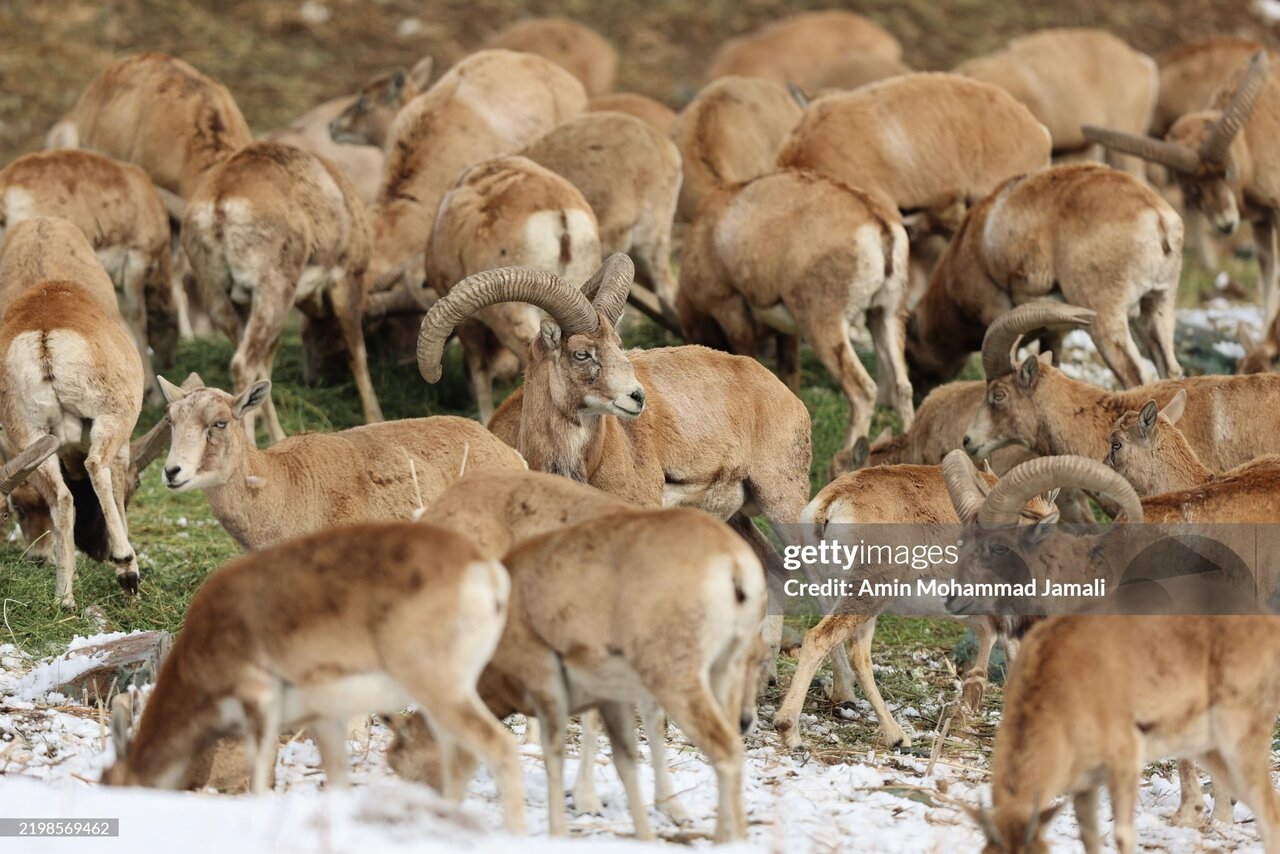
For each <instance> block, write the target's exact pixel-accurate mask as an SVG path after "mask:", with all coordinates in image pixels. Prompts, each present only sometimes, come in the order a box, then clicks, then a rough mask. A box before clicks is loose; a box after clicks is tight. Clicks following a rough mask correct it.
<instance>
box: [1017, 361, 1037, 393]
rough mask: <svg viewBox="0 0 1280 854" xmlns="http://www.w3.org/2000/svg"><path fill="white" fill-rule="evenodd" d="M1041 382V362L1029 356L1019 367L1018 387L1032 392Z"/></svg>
mask: <svg viewBox="0 0 1280 854" xmlns="http://www.w3.org/2000/svg"><path fill="white" fill-rule="evenodd" d="M1041 358H1043V357H1041ZM1039 381H1040V360H1039V359H1036V358H1033V357H1031V356H1028V357H1027V358H1025V359H1023V360H1022V364H1021V365H1019V366H1018V387H1019V388H1021V389H1022V390H1024V391H1030V390H1031V389H1033V388H1035V387H1036V383H1037V382H1039Z"/></svg>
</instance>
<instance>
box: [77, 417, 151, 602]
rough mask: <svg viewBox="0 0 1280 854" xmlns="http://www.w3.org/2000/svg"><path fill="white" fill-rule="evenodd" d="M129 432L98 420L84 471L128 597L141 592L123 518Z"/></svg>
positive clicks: (117, 572) (125, 427)
mask: <svg viewBox="0 0 1280 854" xmlns="http://www.w3.org/2000/svg"><path fill="white" fill-rule="evenodd" d="M128 437H129V430H128V427H127V426H126V425H124V424H120V423H118V422H117V421H115V420H113V419H109V418H98V419H96V420H95V421H94V422H93V428H92V429H91V430H90V431H89V453H88V454H87V455H86V456H85V460H84V468H85V471H86V472H87V473H88V475H89V482H90V483H91V484H93V491H94V492H95V493H96V494H97V496H98V504H99V505H101V507H102V516H103V520H104V521H105V522H106V526H107V548H108V555H107V556H108V557H109V558H110V559H111V563H112V564H113V565H114V566H115V570H116V580H117V581H119V582H120V586H121V587H122V588H124V589H125V590H126V591H128V592H129V593H137V592H138V556H137V554H136V553H135V552H134V550H133V546H131V545H130V544H129V528H128V524H127V522H126V521H125V514H124V509H123V508H124V502H123V496H124V489H125V483H124V479H125V476H126V474H127V471H128V468H129V445H128Z"/></svg>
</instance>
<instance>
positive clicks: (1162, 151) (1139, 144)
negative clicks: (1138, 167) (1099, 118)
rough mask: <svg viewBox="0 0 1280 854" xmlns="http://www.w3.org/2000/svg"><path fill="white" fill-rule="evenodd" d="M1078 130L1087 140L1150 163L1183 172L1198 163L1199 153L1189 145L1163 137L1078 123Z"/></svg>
mask: <svg viewBox="0 0 1280 854" xmlns="http://www.w3.org/2000/svg"><path fill="white" fill-rule="evenodd" d="M1080 130H1081V132H1083V133H1084V138H1085V139H1087V140H1089V141H1090V142H1095V143H1097V144H1098V145H1102V146H1105V147H1107V148H1110V149H1112V150H1114V151H1119V152H1122V153H1124V154H1132V155H1134V156H1135V157H1141V158H1142V159H1143V160H1150V161H1151V162H1152V163H1159V164H1160V165H1161V166H1167V167H1169V168H1170V169H1172V170H1173V171H1175V172H1181V173H1183V174H1184V175H1191V174H1193V173H1194V172H1195V171H1196V170H1197V169H1198V168H1199V167H1200V157H1199V156H1198V155H1197V154H1196V153H1195V152H1194V151H1192V150H1191V149H1190V148H1187V147H1186V146H1185V145H1179V144H1178V143H1176V142H1165V141H1164V140H1163V139H1152V138H1151V137H1149V136H1139V135H1138V134H1133V133H1125V132H1124V131H1120V130H1111V129H1110V128H1100V127H1096V126H1094V125H1082V126H1081V128H1080Z"/></svg>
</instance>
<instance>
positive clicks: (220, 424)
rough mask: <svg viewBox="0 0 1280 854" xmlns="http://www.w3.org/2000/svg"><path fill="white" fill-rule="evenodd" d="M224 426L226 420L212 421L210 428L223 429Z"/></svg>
mask: <svg viewBox="0 0 1280 854" xmlns="http://www.w3.org/2000/svg"><path fill="white" fill-rule="evenodd" d="M226 426H227V422H225V421H215V422H213V428H212V429H214V430H222V429H225V428H226Z"/></svg>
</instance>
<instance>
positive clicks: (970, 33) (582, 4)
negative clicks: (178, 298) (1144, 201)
mask: <svg viewBox="0 0 1280 854" xmlns="http://www.w3.org/2000/svg"><path fill="white" fill-rule="evenodd" d="M837 5H838V6H844V7H847V8H851V9H854V10H855V11H858V12H861V13H863V14H866V15H868V16H869V17H871V18H873V19H875V20H876V21H877V22H879V23H880V24H882V25H884V26H885V27H887V28H888V29H889V30H891V31H892V32H893V33H894V34H895V35H896V36H897V37H898V38H899V40H901V41H902V43H903V45H904V47H905V51H906V60H907V61H908V62H909V63H911V64H912V65H914V66H916V67H919V68H923V69H946V68H950V67H952V66H954V65H955V64H956V63H957V62H959V61H961V60H963V59H965V58H967V57H969V56H972V55H975V54H979V53H984V52H986V51H989V50H992V49H994V48H996V47H998V46H999V45H1000V44H1001V43H1003V42H1004V41H1006V40H1007V39H1009V38H1010V37H1012V36H1015V35H1018V34H1019V33H1023V32H1027V31H1029V30H1033V29H1037V28H1041V27H1051V26H1079V25H1088V26H1101V27H1106V28H1109V29H1111V30H1113V31H1115V32H1116V33H1118V34H1120V35H1121V36H1123V37H1124V38H1126V39H1128V40H1129V41H1130V42H1131V43H1132V44H1134V45H1135V46H1136V47H1138V48H1140V49H1142V50H1145V51H1149V52H1152V53H1155V52H1158V51H1160V50H1163V49H1165V48H1167V47H1170V46H1172V45H1175V44H1177V43H1179V42H1181V41H1185V40H1188V39H1192V38H1197V37H1200V36H1204V35H1208V34H1212V33H1234V34H1241V35H1251V36H1254V37H1258V36H1266V37H1269V38H1270V37H1272V36H1273V35H1274V33H1268V27H1267V25H1266V24H1265V23H1264V22H1263V20H1262V19H1261V18H1260V17H1259V15H1258V14H1257V13H1256V12H1255V11H1253V3H1252V2H1251V0H1163V1H1162V2H1136V0H861V2H856V3H827V4H824V3H822V2H821V0H697V2H693V0H560V2H555V0H523V2H521V0H435V2H431V3H427V2H422V0H417V2H413V0H305V2H304V0H240V2H235V0H227V2H216V0H204V2H197V0H104V2H87V0H0V163H3V162H6V161H8V160H10V159H12V158H13V157H15V156H17V155H19V154H22V153H25V152H28V151H31V150H34V149H36V148H39V147H40V146H41V145H42V144H43V138H44V134H45V132H46V131H47V130H48V128H49V127H50V125H52V124H53V123H54V122H55V121H56V120H57V119H58V118H59V116H61V114H62V113H63V112H65V111H66V110H67V109H68V108H69V107H70V106H71V105H72V104H73V103H74V101H75V99H76V96H77V95H78V93H79V92H80V90H81V89H83V88H84V86H85V84H86V83H87V82H88V81H89V80H90V78H91V77H92V76H93V75H94V73H95V72H97V71H98V70H99V69H100V68H102V67H103V66H104V65H106V64H107V63H108V62H109V61H110V60H111V59H112V58H114V57H117V56H119V55H121V54H126V53H131V52H136V51H141V50H162V51H166V52H168V53H172V54H174V55H177V56H180V57H182V58H184V59H186V60H188V61H189V62H191V63H192V64H194V65H195V66H196V67H198V68H199V69H201V70H202V71H204V72H205V73H207V74H210V75H212V76H213V77H215V78H217V79H219V80H221V81H222V82H223V83H225V84H226V85H227V86H228V87H229V88H230V89H231V91H232V93H233V94H234V95H235V97H236V100H237V101H238V102H239V103H240V107H241V109H242V110H243V111H244V113H245V116H246V117H247V118H248V120H249V123H250V125H251V126H252V127H253V128H254V130H255V131H257V132H265V131H268V130H272V129H274V128H276V127H279V126H282V125H284V124H287V123H288V122H289V121H290V120H291V119H293V118H294V117H295V116H297V115H298V114H300V113H302V112H304V111H306V110H307V109H308V108H310V107H312V106H314V105H315V104H317V103H319V102H320V101H322V100H324V99H326V98H330V97H334V96H336V95H340V94H343V93H346V92H348V91H352V90H353V89H354V88H355V86H356V85H358V83H359V82H360V81H361V80H363V79H364V78H365V77H367V76H370V75H372V74H375V73H378V72H380V71H383V70H386V69H387V68H389V67H395V66H397V65H405V66H408V65H412V64H413V63H414V62H416V61H417V60H418V59H420V58H421V57H422V56H424V55H426V54H431V55H433V56H434V57H435V58H436V67H437V69H438V70H439V69H442V68H445V67H448V65H449V64H451V63H452V62H454V61H455V60H457V59H458V58H459V57H461V56H463V55H464V54H466V53H467V52H468V51H470V50H474V49H475V48H476V47H478V46H479V45H480V44H481V43H482V42H483V40H484V39H485V38H486V37H487V36H488V35H490V34H491V33H492V32H494V31H496V30H497V29H498V28H500V27H502V26H504V25H506V24H508V23H510V22H512V21H515V20H518V19H520V18H521V17H527V16H531V15H550V14H560V15H567V16H570V17H574V18H577V19H579V20H581V21H584V22H585V23H588V24H590V25H591V26H593V27H596V28H597V29H599V30H600V31H601V32H603V33H604V34H605V35H606V36H608V37H609V38H610V39H611V40H612V41H613V42H614V44H615V45H617V47H618V49H619V51H620V53H621V55H622V67H621V79H620V82H619V87H620V88H621V89H626V90H634V91H639V92H643V93H645V94H648V95H652V96H654V97H657V98H659V99H660V100H663V101H666V102H668V103H670V104H671V105H673V106H679V105H680V104H681V103H682V102H683V101H685V100H687V99H688V97H689V96H690V94H691V93H692V92H693V91H694V90H695V89H696V88H697V86H698V84H699V82H700V80H701V75H702V71H703V69H704V68H705V66H706V64H707V62H708V59H709V57H710V55H711V53H712V52H713V51H714V50H715V48H716V46H717V45H718V44H719V43H720V42H721V41H722V40H723V39H725V38H727V37H729V36H732V35H734V34H737V33H741V32H744V31H746V30H749V29H751V28H753V27H755V26H758V25H759V24H761V23H763V22H766V21H769V20H773V19H775V18H778V17H781V16H783V15H786V14H789V13H791V12H797V11H801V10H804V9H810V8H823V7H824V6H837ZM437 73H439V71H437Z"/></svg>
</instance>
